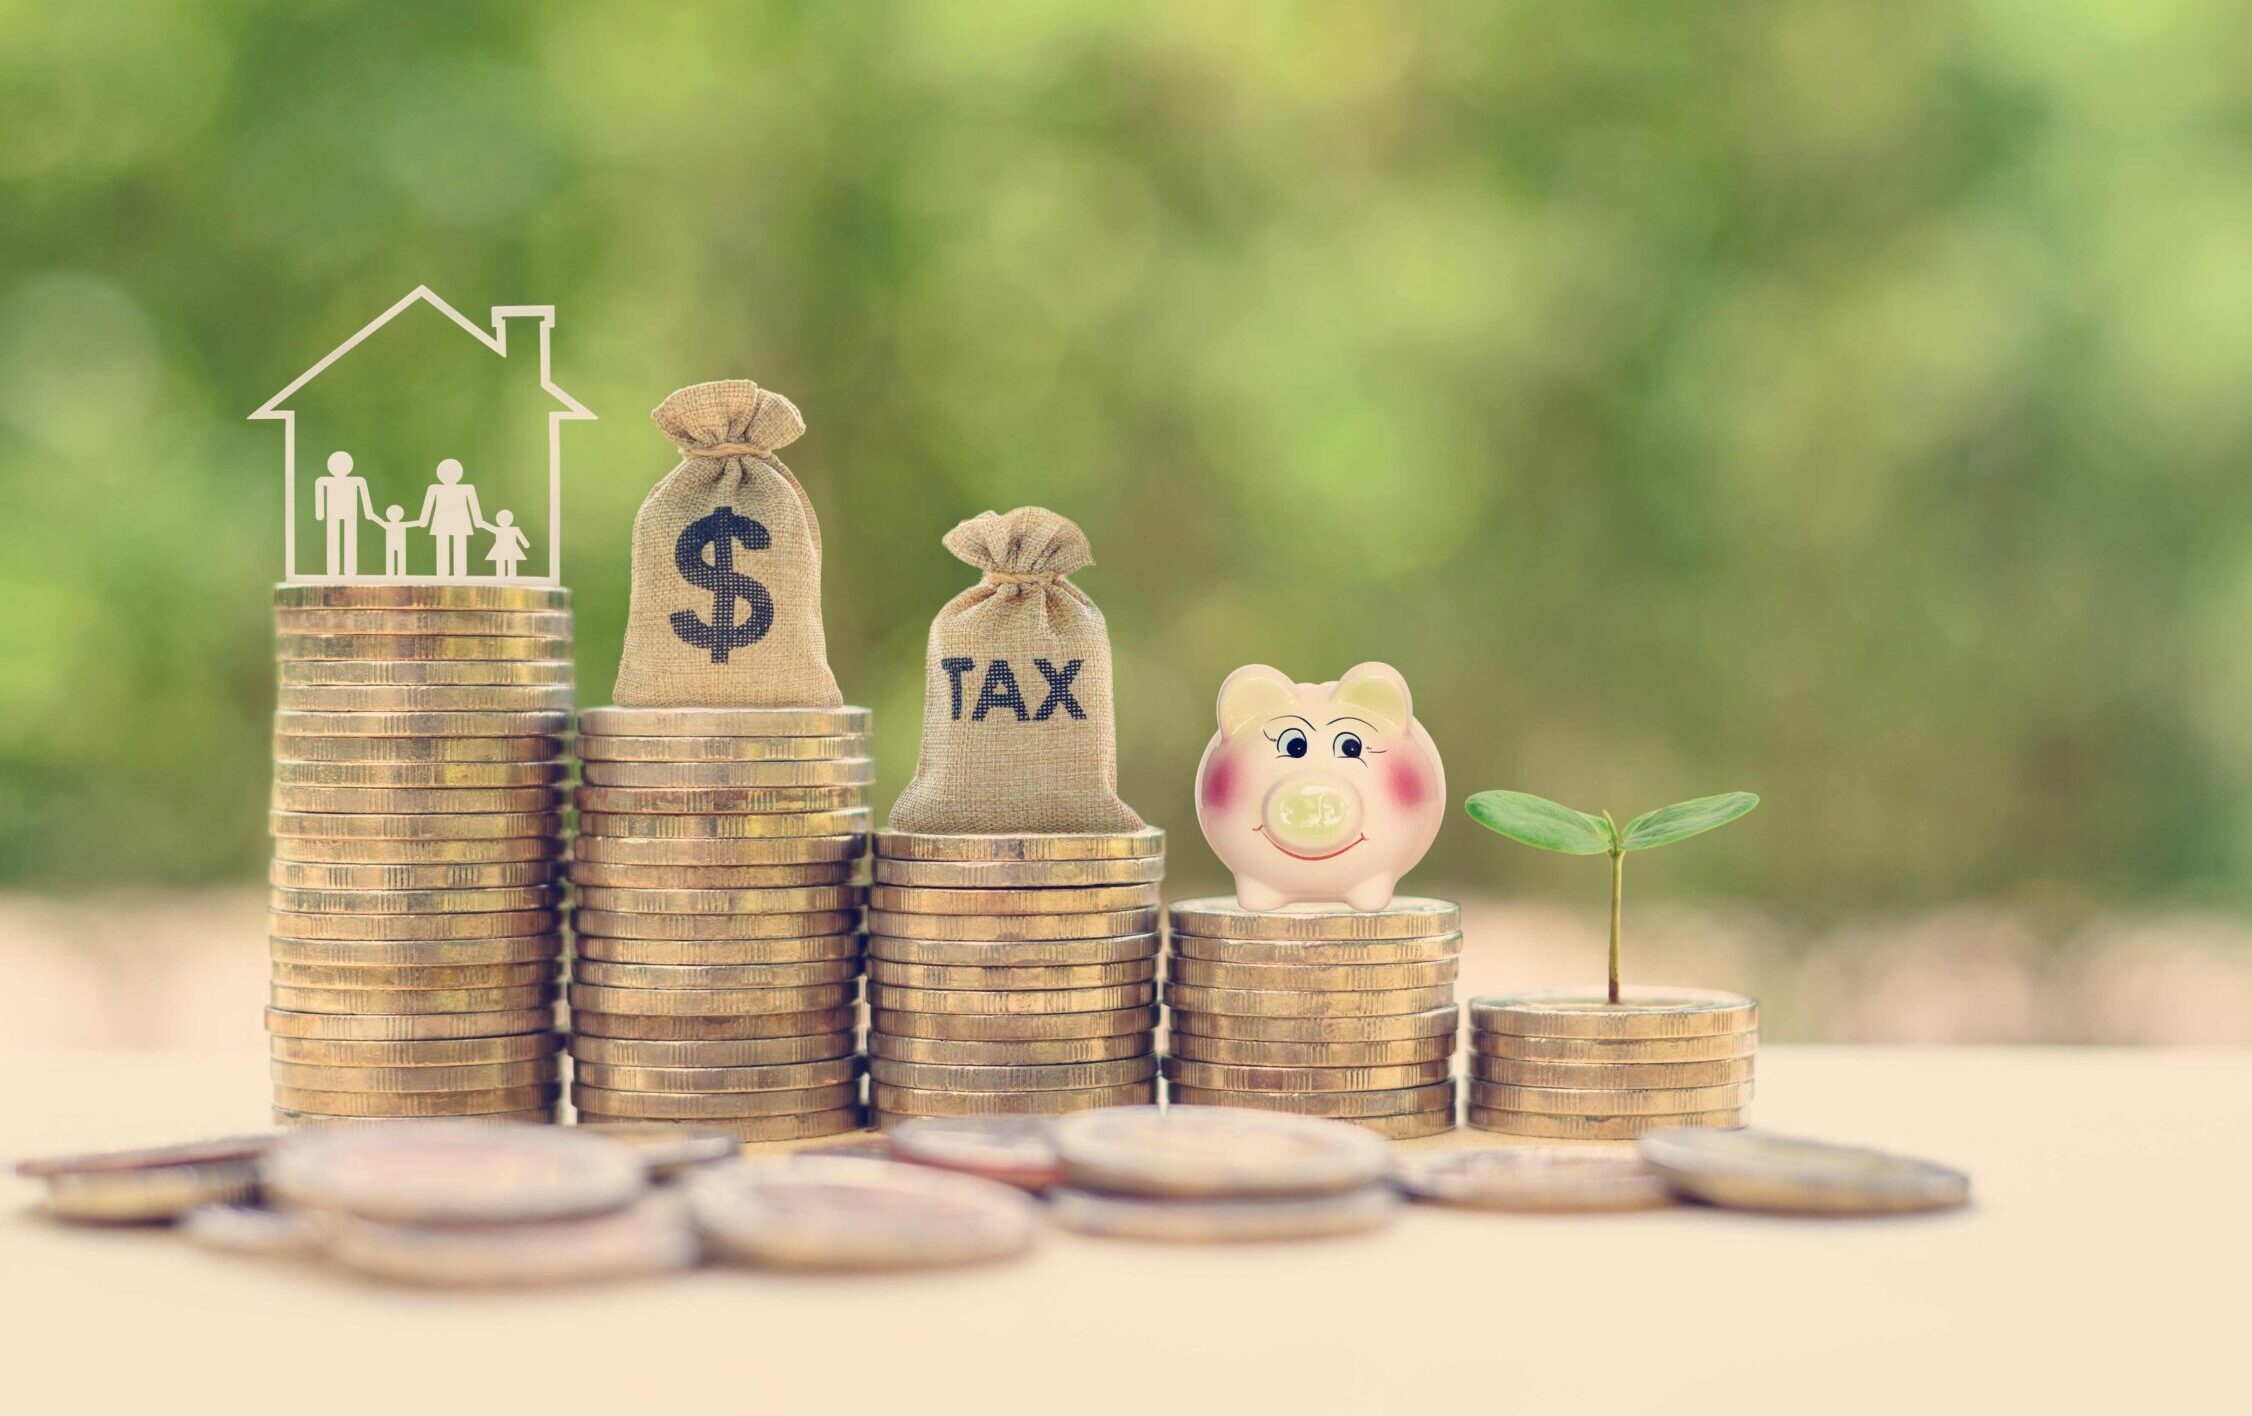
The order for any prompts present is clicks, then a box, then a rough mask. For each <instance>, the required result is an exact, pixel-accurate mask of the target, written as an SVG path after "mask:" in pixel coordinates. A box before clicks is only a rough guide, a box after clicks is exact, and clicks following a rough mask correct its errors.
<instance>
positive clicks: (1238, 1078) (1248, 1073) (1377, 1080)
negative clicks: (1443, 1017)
mask: <svg viewBox="0 0 2252 1416" xmlns="http://www.w3.org/2000/svg"><path fill="white" fill-rule="evenodd" d="M1452 1066H1453V1060H1452V1059H1451V1058H1445V1057H1442V1058H1439V1059H1438V1060H1436V1061H1433V1062H1403V1063H1398V1064H1396V1065H1393V1066H1388V1067H1240V1066H1232V1065H1229V1064H1227V1063H1222V1062H1196V1061H1191V1060H1189V1059H1186V1058H1181V1057H1168V1058H1166V1059H1165V1079H1166V1080H1167V1081H1169V1082H1178V1083H1180V1084H1181V1085H1183V1086H1189V1087H1204V1088H1207V1089H1210V1090H1213V1091H1284V1092H1345V1091H1390V1090H1395V1089H1397V1088H1400V1087H1427V1086H1431V1085H1432V1084H1434V1083H1437V1082H1443V1081H1445V1080H1446V1079H1447V1077H1448V1074H1449V1070H1450V1068H1451V1067H1452Z"/></svg>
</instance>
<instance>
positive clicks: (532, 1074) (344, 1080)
mask: <svg viewBox="0 0 2252 1416" xmlns="http://www.w3.org/2000/svg"><path fill="white" fill-rule="evenodd" d="M268 1065H269V1067H270V1068H271V1069H272V1073H273V1079H274V1081H275V1083H276V1084H277V1085H279V1086H284V1087H293V1088H297V1089H300V1090H306V1091H352V1092H458V1091H490V1090H493V1089H495V1088H502V1087H528V1086H535V1085H538V1084H540V1083H543V1082H553V1081H555V1080H556V1079H557V1078H558V1077H560V1076H561V1075H562V1064H561V1062H560V1061H559V1060H558V1059H557V1058H554V1057H535V1058H530V1059H527V1060H525V1061H522V1062H465V1063H462V1064H461V1065H459V1066H453V1067H347V1066H339V1065H336V1064H333V1063H327V1062H279V1061H277V1062H272V1063H269V1064H268Z"/></svg>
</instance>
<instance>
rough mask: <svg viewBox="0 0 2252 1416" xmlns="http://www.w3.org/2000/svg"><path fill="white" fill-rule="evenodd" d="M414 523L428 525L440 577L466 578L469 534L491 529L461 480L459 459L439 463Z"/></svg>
mask: <svg viewBox="0 0 2252 1416" xmlns="http://www.w3.org/2000/svg"><path fill="white" fill-rule="evenodd" d="M415 524H416V525H418V526H427V527H429V528H430V539H432V540H433V541H436V542H437V543H438V575H439V577H440V578H441V579H443V578H445V577H447V576H453V577H455V578H457V579H458V578H466V577H467V576H468V574H469V533H470V532H472V531H490V530H492V529H493V528H492V527H491V526H490V525H489V524H487V522H486V521H485V513H484V512H483V511H482V510H480V509H479V508H478V505H477V489H476V488H475V487H472V486H470V485H469V484H468V483H467V482H464V481H462V480H461V461H460V459H458V458H453V457H449V458H447V459H446V460H445V461H443V462H441V463H439V464H438V480H437V481H436V482H434V483H432V484H431V487H430V490H429V491H427V492H425V493H423V496H422V515H421V517H420V518H419V519H418V520H417V521H416V523H415ZM517 534H518V535H522V534H523V533H522V532H518V533H517Z"/></svg>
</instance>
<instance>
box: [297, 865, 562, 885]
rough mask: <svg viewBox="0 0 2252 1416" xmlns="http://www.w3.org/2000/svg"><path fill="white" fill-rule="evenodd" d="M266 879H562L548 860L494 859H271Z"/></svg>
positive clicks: (558, 869)
mask: <svg viewBox="0 0 2252 1416" xmlns="http://www.w3.org/2000/svg"><path fill="white" fill-rule="evenodd" d="M266 879H267V880H268V881H270V882H272V883H273V884H274V885H276V886H279V887H281V888H282V889H286V890H515V889H521V888H523V887H524V886H526V885H552V884H555V883H557V882H559V881H560V880H561V879H562V868H561V865H560V863H559V862H556V861H552V860H512V861H496V862H493V863H491V864H487V865H447V864H445V863H443V862H441V863H439V864H436V865H321V864H318V863H315V862H312V861H296V860H276V861H274V862H272V863H271V864H270V865H268V866H267V867H266Z"/></svg>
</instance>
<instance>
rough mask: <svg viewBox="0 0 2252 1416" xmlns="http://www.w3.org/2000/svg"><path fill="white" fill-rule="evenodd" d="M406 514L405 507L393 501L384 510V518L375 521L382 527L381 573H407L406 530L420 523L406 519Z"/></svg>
mask: <svg viewBox="0 0 2252 1416" xmlns="http://www.w3.org/2000/svg"><path fill="white" fill-rule="evenodd" d="M406 514H407V509H406V508H405V507H403V506H401V505H399V504H398V503H397V502H393V503H391V505H390V507H389V508H387V509H386V511H385V512H384V519H383V520H382V521H381V522H379V523H377V524H379V525H380V526H382V527H383V573H384V574H385V575H405V574H406V573H407V531H408V529H409V528H411V527H416V526H420V525H421V524H422V523H421V522H419V521H408V520H406V519H405V518H406Z"/></svg>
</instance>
